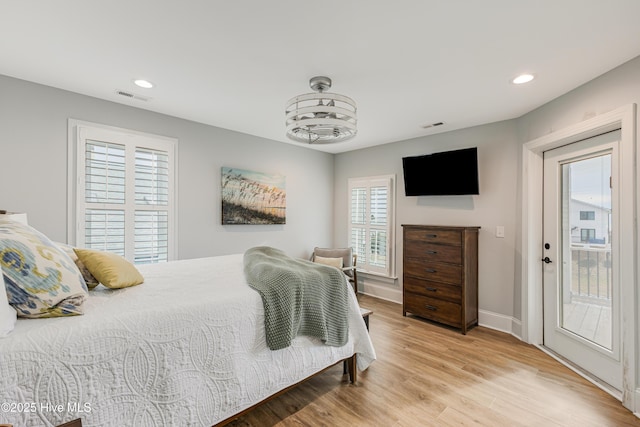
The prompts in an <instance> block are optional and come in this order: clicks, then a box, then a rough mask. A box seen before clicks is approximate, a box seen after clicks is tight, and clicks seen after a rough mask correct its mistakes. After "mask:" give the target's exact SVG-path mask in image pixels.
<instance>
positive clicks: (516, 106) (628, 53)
mask: <svg viewBox="0 0 640 427" xmlns="http://www.w3.org/2000/svg"><path fill="white" fill-rule="evenodd" d="M638 55H640V1H639V0H531V1H529V2H528V3H527V2H525V1H524V0H482V1H480V0H413V1H411V0H394V1H390V0H362V1H360V0H324V1H313V2H312V1H304V0H270V1H267V0H244V1H243V0H235V1H233V0H227V1H219V0H182V1H168V0H163V1H159V0H108V1H87V0H56V1H43V0H40V1H37V0H22V1H20V0H2V2H1V3H0V74H4V75H8V76H12V77H17V78H20V79H24V80H29V81H33V82H37V83H41V84H45V85H49V86H53V87H57V88H61V89H66V90H70V91H73V92H78V93H81V94H85V95H89V96H94V97H97V98H102V99H107V100H111V101H114V102H119V103H122V104H127V105H132V106H135V107H139V108H144V109H147V110H152V111H157V112H160V113H165V114H169V115H172V116H177V117H182V118H185V119H189V120H193V121H196V122H201V123H206V124H210V125H213V126H218V127H222V128H227V129H232V130H235V131H239V132H244V133H248V134H251V135H257V136H261V137H264V138H269V139H273V140H277V141H282V142H289V141H288V140H287V139H286V137H285V136H284V132H285V125H284V105H285V102H286V101H287V100H288V99H289V98H291V97H293V96H295V95H298V94H301V93H307V92H311V90H310V88H309V87H308V81H309V78H311V77H313V76H315V75H326V76H329V77H330V78H332V79H333V88H332V90H331V91H332V92H336V93H341V94H344V95H348V96H350V97H352V98H353V99H355V101H356V102H357V104H358V135H357V137H356V138H355V139H354V140H351V141H347V142H343V143H339V144H333V145H324V146H317V147H313V148H316V149H320V150H322V151H327V152H331V153H338V152H343V151H349V150H353V149H357V148H363V147H368V146H374V145H378V144H384V143H388V142H393V141H398V140H403V139H408V138H414V137H419V136H423V135H428V134H433V133H436V132H445V131H450V130H453V129H460V128H465V127H469V126H474V125H480V124H483V123H490V122H495V121H499V120H505V119H510V118H514V117H519V116H521V115H522V114H524V113H527V112H529V111H531V110H533V109H535V108H536V107H539V106H540V105H542V104H544V103H546V102H548V101H550V100H552V99H554V98H556V97H558V96H560V95H562V94H564V93H566V92H568V91H570V90H572V89H574V88H576V87H578V86H580V85H581V84H583V83H585V82H587V81H589V80H591V79H593V78H595V77H597V76H599V75H601V74H603V73H604V72H606V71H608V70H610V69H612V68H614V67H616V66H618V65H620V64H622V63H624V62H626V61H628V60H630V59H632V58H634V57H636V56H638ZM522 72H531V73H535V74H536V75H537V79H536V80H534V82H532V83H530V84H528V85H524V86H515V85H512V84H510V79H511V78H513V77H515V76H516V75H517V74H519V73H522ZM136 78H144V79H147V80H150V81H152V82H153V83H155V85H156V86H155V87H154V88H153V89H141V88H138V87H136V86H135V85H134V84H133V79H136ZM117 89H119V90H124V91H128V92H133V93H135V94H138V95H140V96H143V97H147V98H149V100H148V101H141V100H136V99H128V98H125V97H122V96H120V95H116V94H115V91H116V90H117ZM1 96H2V95H1V94H0V98H1ZM440 121H442V122H444V123H445V124H444V125H443V126H440V127H437V128H433V129H429V130H427V129H423V126H424V125H427V124H431V123H434V122H440ZM290 143H293V142H290ZM295 144H298V143H295Z"/></svg>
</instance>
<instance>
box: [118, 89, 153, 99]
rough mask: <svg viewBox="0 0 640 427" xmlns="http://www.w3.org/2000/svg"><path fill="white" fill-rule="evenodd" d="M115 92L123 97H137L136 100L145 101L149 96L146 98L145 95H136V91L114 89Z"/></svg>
mask: <svg viewBox="0 0 640 427" xmlns="http://www.w3.org/2000/svg"><path fill="white" fill-rule="evenodd" d="M116 94H117V95H120V96H124V97H125V98H131V99H137V100H138V101H145V102H147V101H148V100H149V99H151V98H147V97H145V96H141V95H138V94H137V93H133V92H127V91H126V90H119V89H116Z"/></svg>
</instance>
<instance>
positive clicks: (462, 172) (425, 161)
mask: <svg viewBox="0 0 640 427" xmlns="http://www.w3.org/2000/svg"><path fill="white" fill-rule="evenodd" d="M402 168H403V170H404V191H405V195H407V196H449V195H463V194H479V184H478V148H477V147H473V148H465V149H463V150H454V151H443V152H440V153H433V154H427V155H424V156H415V157H404V158H403V159H402Z"/></svg>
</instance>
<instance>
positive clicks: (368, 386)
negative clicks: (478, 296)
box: [230, 295, 640, 427]
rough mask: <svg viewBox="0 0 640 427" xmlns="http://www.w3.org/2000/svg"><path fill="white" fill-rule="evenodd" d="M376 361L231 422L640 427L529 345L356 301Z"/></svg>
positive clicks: (335, 372) (328, 375) (315, 381)
mask: <svg viewBox="0 0 640 427" xmlns="http://www.w3.org/2000/svg"><path fill="white" fill-rule="evenodd" d="M359 301H360V304H361V305H362V306H364V307H367V308H369V309H372V310H373V312H374V313H373V314H372V315H371V317H370V319H369V322H370V329H371V339H372V341H373V343H374V347H375V349H376V353H377V355H378V359H377V360H376V361H375V362H373V364H372V365H371V367H370V368H369V369H368V370H366V371H364V372H361V373H360V374H359V376H358V383H357V384H356V385H355V386H354V385H352V384H350V383H349V382H348V381H347V379H346V378H345V377H344V376H343V375H342V367H341V366H336V367H333V368H331V369H329V370H327V371H326V372H325V373H323V374H322V375H320V376H317V377H314V378H312V379H311V380H309V381H307V382H305V383H303V384H301V385H300V386H298V387H296V388H295V389H293V390H291V391H289V392H287V393H285V394H283V395H282V396H280V397H278V398H276V399H273V400H272V401H270V402H267V403H266V404H264V405H261V406H259V407H258V408H256V409H255V410H253V411H252V412H250V413H248V414H246V415H244V416H243V417H241V418H239V419H237V420H235V421H233V422H232V423H231V424H230V425H231V426H235V427H239V426H259V427H263V426H278V427H283V426H343V425H344V426H385V427H387V426H395V427H405V426H407V427H408V426H411V427H414V426H509V427H511V426H545V427H546V426H550V427H556V426H580V427H591V426H594V427H595V426H640V420H639V419H638V418H636V417H635V416H634V415H633V414H632V413H631V412H629V411H628V410H627V409H625V408H624V407H623V406H622V405H621V403H620V402H619V401H617V400H616V399H614V398H613V397H612V396H610V395H609V394H607V393H605V392H604V391H602V390H600V389H599V388H597V387H596V386H594V385H593V384H591V383H589V382H588V381H586V380H585V379H584V378H582V377H580V376H579V375H577V374H576V373H575V372H573V371H571V370H570V369H568V368H566V367H564V366H563V365H561V364H560V363H558V362H557V361H556V360H554V359H553V358H551V357H549V356H548V355H546V354H545V353H543V352H541V351H540V350H539V349H537V348H536V347H533V346H530V345H527V344H525V343H523V342H521V341H520V340H518V339H517V338H515V337H513V336H511V335H509V334H505V333H501V332H498V331H494V330H491V329H487V328H483V327H476V328H473V329H471V330H470V331H469V332H468V333H467V335H462V334H460V332H459V331H457V330H454V329H451V328H447V327H442V326H440V325H436V324H433V323H430V322H428V321H425V320H422V319H420V318H416V317H411V316H408V317H404V316H402V307H401V306H400V305H399V304H394V303H391V302H388V301H383V300H379V299H376V298H372V297H367V296H364V295H361V296H359Z"/></svg>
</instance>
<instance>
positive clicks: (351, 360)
mask: <svg viewBox="0 0 640 427" xmlns="http://www.w3.org/2000/svg"><path fill="white" fill-rule="evenodd" d="M338 363H346V364H347V367H348V373H349V382H350V383H351V384H354V385H355V384H356V381H357V371H358V368H357V363H356V355H355V354H354V355H353V356H351V357H347V358H346V359H344V360H341V361H339V362H337V363H334V364H333V365H331V366H327V367H326V368H324V369H323V370H322V371H320V372H316V373H315V374H313V375H311V376H309V377H307V378H305V379H303V380H302V381H300V382H297V383H295V384H292V385H290V386H289V387H287V388H284V389H282V390H280V391H278V392H276V393H274V394H272V395H271V396H269V397H267V398H266V399H264V400H262V401H260V402H258V403H256V404H255V405H253V406H250V407H249V408H247V409H245V410H243V411H240V412H238V413H237V414H235V415H232V416H230V417H229V418H227V419H226V420H223V421H220V422H219V423H217V424H215V426H214V427H221V426H224V425H227V424H229V423H230V422H231V421H233V420H235V419H238V418H239V417H241V416H243V415H244V414H246V413H248V412H250V411H252V410H253V409H255V408H256V407H258V406H260V405H262V404H263V403H267V402H268V401H270V400H271V399H275V398H276V397H278V396H280V395H283V394H284V393H286V392H288V391H289V390H291V389H292V388H295V387H297V386H299V385H300V384H302V383H304V382H305V381H307V380H309V379H311V378H313V377H315V376H316V375H320V374H321V373H323V372H324V371H326V370H327V369H329V368H332V367H334V366H335V365H337V364H338Z"/></svg>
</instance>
